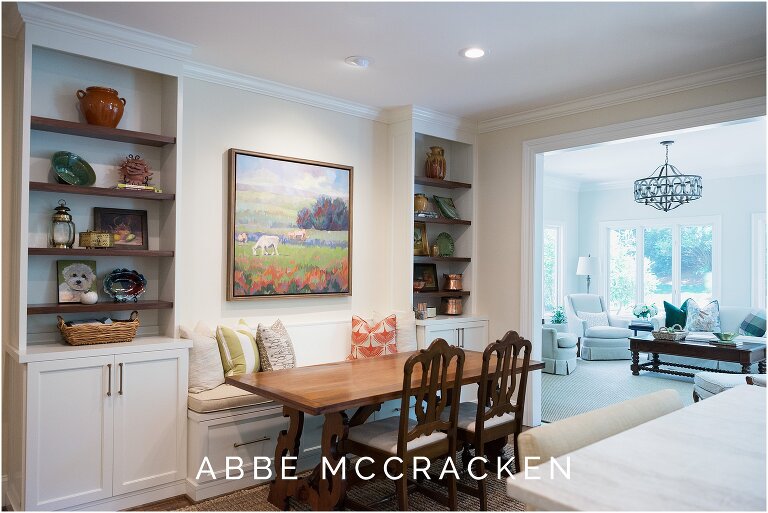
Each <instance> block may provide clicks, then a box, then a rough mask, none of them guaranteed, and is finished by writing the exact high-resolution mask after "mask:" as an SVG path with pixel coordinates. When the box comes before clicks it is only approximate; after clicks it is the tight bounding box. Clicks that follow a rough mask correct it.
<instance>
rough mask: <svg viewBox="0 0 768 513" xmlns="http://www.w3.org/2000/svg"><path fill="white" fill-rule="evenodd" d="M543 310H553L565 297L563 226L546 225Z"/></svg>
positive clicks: (543, 264)
mask: <svg viewBox="0 0 768 513" xmlns="http://www.w3.org/2000/svg"><path fill="white" fill-rule="evenodd" d="M542 257H543V258H542V266H541V268H542V271H543V276H542V280H541V283H542V287H543V290H542V294H541V296H542V301H543V304H542V311H543V312H544V313H550V312H552V311H553V310H554V309H555V307H557V306H560V304H561V302H562V297H563V227H562V226H558V225H547V226H545V227H544V237H543V243H542Z"/></svg>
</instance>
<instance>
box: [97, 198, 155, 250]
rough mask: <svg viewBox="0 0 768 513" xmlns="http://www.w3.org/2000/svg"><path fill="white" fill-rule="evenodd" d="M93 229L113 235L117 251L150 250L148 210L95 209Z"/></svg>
mask: <svg viewBox="0 0 768 513" xmlns="http://www.w3.org/2000/svg"><path fill="white" fill-rule="evenodd" d="M93 229H94V230H102V231H106V232H109V233H111V234H112V237H113V238H114V241H115V245H114V247H115V249H135V250H142V249H143V250H146V249H149V232H148V231H147V211H146V210H130V209H123V208H101V207H94V209H93Z"/></svg>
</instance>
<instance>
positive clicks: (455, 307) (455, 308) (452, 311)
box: [440, 297, 463, 315]
mask: <svg viewBox="0 0 768 513" xmlns="http://www.w3.org/2000/svg"><path fill="white" fill-rule="evenodd" d="M440 306H441V308H440V309H441V310H442V311H443V313H444V314H445V315H461V312H462V309H463V303H462V302H461V298H460V297H444V298H443V300H442V302H441V305H440Z"/></svg>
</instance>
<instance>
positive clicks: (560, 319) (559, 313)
mask: <svg viewBox="0 0 768 513" xmlns="http://www.w3.org/2000/svg"><path fill="white" fill-rule="evenodd" d="M549 322H551V323H552V324H565V323H566V322H568V319H567V318H566V317H565V309H564V308H563V307H562V306H558V307H556V308H555V309H554V310H553V311H552V318H551V319H550V320H549Z"/></svg>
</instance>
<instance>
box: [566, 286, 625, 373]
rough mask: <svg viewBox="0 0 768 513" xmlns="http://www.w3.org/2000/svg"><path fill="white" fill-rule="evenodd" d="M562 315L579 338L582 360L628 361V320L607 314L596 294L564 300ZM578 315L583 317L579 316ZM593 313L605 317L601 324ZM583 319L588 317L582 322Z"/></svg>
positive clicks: (580, 295) (570, 297)
mask: <svg viewBox="0 0 768 513" xmlns="http://www.w3.org/2000/svg"><path fill="white" fill-rule="evenodd" d="M565 312H566V315H567V316H568V326H569V329H570V330H571V333H573V334H574V335H576V336H577V337H581V358H582V359H583V360H629V359H630V357H631V355H630V352H629V337H631V336H632V331H630V330H629V329H628V328H627V326H629V321H628V320H626V319H619V318H617V317H615V316H614V315H612V314H611V313H610V312H608V309H607V308H606V307H605V301H604V300H603V298H602V297H601V296H598V295H596V294H570V295H568V296H566V297H565ZM580 314H583V315H581V316H580ZM594 314H605V315H604V316H603V320H602V321H598V320H596V319H595V317H600V316H596V315H594ZM583 317H589V318H590V319H589V320H588V319H585V318H583Z"/></svg>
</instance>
